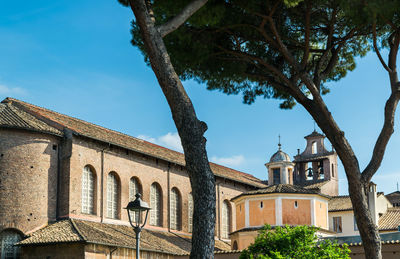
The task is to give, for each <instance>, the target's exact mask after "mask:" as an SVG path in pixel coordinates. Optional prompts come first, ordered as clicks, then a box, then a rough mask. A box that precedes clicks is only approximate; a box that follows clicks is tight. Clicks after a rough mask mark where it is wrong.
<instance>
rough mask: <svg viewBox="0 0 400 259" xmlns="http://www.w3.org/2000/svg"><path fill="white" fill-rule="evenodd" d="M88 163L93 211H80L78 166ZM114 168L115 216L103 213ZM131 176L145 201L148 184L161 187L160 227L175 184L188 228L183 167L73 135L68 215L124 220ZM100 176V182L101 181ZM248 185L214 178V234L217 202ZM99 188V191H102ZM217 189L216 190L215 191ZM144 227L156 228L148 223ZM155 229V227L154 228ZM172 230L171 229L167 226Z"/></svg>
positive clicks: (184, 226)
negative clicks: (116, 187)
mask: <svg viewBox="0 0 400 259" xmlns="http://www.w3.org/2000/svg"><path fill="white" fill-rule="evenodd" d="M86 165H90V166H91V167H92V168H93V169H94V171H95V174H96V188H95V189H96V191H95V197H96V199H95V200H96V202H95V208H96V209H95V211H96V213H95V215H87V214H83V213H81V184H82V182H81V181H82V180H81V178H82V170H83V168H84V167H85V166H86ZM110 172H115V173H116V174H117V175H118V178H119V179H120V199H119V208H120V209H119V211H120V213H119V217H118V219H117V220H114V219H108V218H107V217H106V200H107V195H106V194H107V189H106V182H107V175H108V173H110ZM132 177H136V178H138V179H139V181H140V184H141V187H142V191H143V196H142V199H143V200H144V201H146V202H148V203H149V200H150V186H151V184H153V183H154V182H156V183H158V184H159V185H160V187H161V190H162V211H163V212H162V228H163V229H168V228H169V216H170V215H169V209H168V208H169V196H170V191H171V189H172V188H177V189H178V190H179V194H180V197H181V225H182V228H181V232H185V233H187V232H188V218H189V215H188V197H189V193H191V187H190V181H189V177H188V175H187V172H186V171H185V168H184V167H182V166H179V165H175V164H170V163H168V162H166V161H162V160H159V159H156V158H153V157H149V156H145V155H143V154H138V153H135V152H133V151H128V150H125V149H122V148H119V147H115V146H112V145H111V146H110V145H107V144H102V143H100V142H97V141H93V140H89V139H86V138H80V137H74V138H73V144H72V154H71V158H70V187H69V194H70V197H69V205H70V206H69V211H68V215H64V216H71V217H78V218H83V219H90V220H95V221H103V222H109V223H114V224H115V223H116V224H128V217H127V213H126V210H124V209H123V208H124V207H126V205H127V204H128V202H129V181H130V179H131V178H132ZM102 178H103V184H102ZM247 188H249V187H248V186H247V187H246V186H245V185H243V184H240V183H236V182H233V181H230V180H226V179H220V178H217V187H216V191H217V226H216V236H217V237H220V227H219V226H218V224H220V217H221V206H222V202H223V201H224V200H228V201H229V202H230V199H231V198H233V197H234V196H236V195H238V194H240V193H242V192H244V191H247V190H248V189H247ZM102 190H103V192H102ZM218 193H219V194H218ZM230 204H231V215H232V216H231V219H232V221H231V225H232V230H235V225H236V221H235V217H234V215H235V214H234V213H235V208H234V206H233V204H232V203H231V202H230ZM147 227H148V228H157V227H154V226H149V224H147ZM158 229H159V228H158ZM171 231H174V230H171Z"/></svg>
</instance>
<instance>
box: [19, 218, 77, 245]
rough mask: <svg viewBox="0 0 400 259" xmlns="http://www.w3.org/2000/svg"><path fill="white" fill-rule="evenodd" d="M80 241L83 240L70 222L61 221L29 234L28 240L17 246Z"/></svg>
mask: <svg viewBox="0 0 400 259" xmlns="http://www.w3.org/2000/svg"><path fill="white" fill-rule="evenodd" d="M82 241H84V238H83V237H82V236H81V235H80V234H79V233H78V232H77V231H76V229H75V227H74V226H73V224H72V223H71V221H69V220H63V221H59V222H57V223H56V224H52V225H48V226H46V227H44V228H42V229H39V230H37V231H35V232H33V233H31V234H29V235H28V238H26V239H24V240H22V241H21V242H19V244H21V245H28V244H50V243H51V244H53V243H65V242H82Z"/></svg>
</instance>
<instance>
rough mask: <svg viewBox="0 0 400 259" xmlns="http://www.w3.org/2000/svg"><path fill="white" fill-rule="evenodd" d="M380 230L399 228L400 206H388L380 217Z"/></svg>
mask: <svg viewBox="0 0 400 259" xmlns="http://www.w3.org/2000/svg"><path fill="white" fill-rule="evenodd" d="M378 226H379V230H397V228H398V227H399V226H400V208H396V207H395V208H388V210H387V211H386V213H385V214H383V215H382V217H380V218H379V224H378Z"/></svg>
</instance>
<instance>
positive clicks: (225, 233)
mask: <svg viewBox="0 0 400 259" xmlns="http://www.w3.org/2000/svg"><path fill="white" fill-rule="evenodd" d="M221 223H222V226H221V229H222V231H221V237H222V238H229V233H230V232H231V206H230V204H229V201H227V200H225V201H224V202H223V203H222V222H221Z"/></svg>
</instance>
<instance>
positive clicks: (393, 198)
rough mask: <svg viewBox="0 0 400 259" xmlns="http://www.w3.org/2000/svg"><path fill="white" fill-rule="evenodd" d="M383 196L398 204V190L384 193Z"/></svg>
mask: <svg viewBox="0 0 400 259" xmlns="http://www.w3.org/2000/svg"><path fill="white" fill-rule="evenodd" d="M385 197H386V198H387V199H388V200H389V201H390V203H392V204H400V192H399V191H395V192H392V193H389V194H387V195H385Z"/></svg>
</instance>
